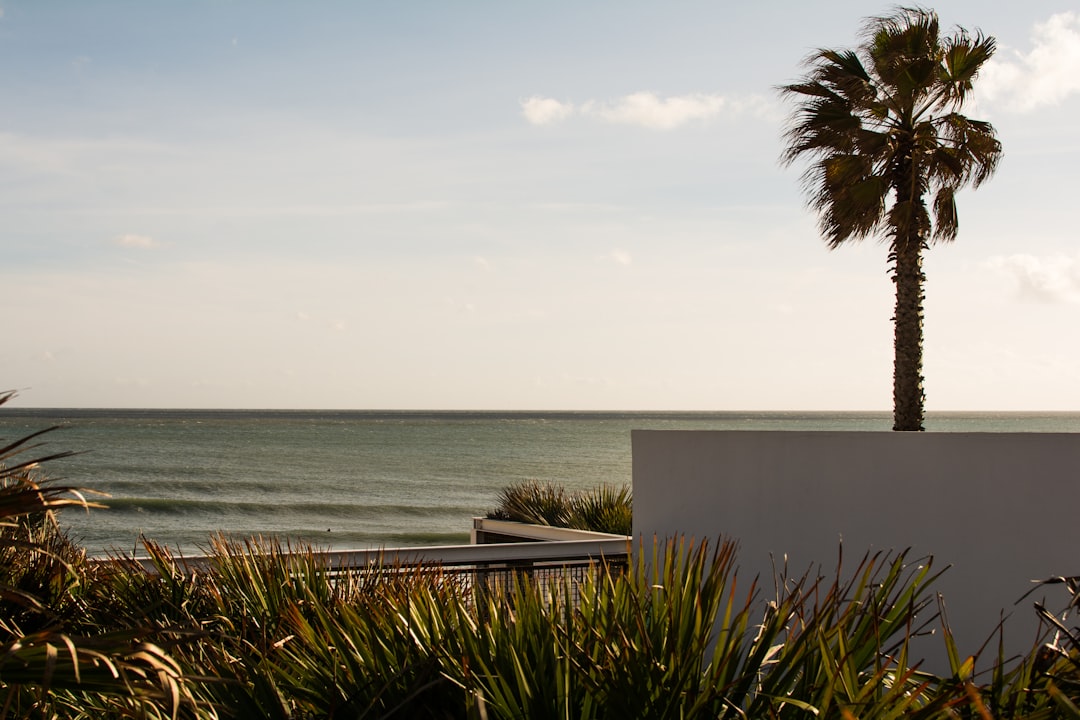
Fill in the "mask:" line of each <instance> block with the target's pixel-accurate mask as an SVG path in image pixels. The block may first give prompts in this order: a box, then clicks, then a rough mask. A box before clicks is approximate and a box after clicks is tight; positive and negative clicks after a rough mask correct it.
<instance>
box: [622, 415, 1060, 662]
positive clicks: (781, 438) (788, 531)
mask: <svg viewBox="0 0 1080 720" xmlns="http://www.w3.org/2000/svg"><path fill="white" fill-rule="evenodd" d="M633 477H634V535H635V537H638V538H647V539H650V540H651V538H652V537H653V536H654V535H657V536H660V537H672V536H677V535H680V534H682V535H685V536H691V537H695V538H709V539H715V538H718V537H727V538H731V539H734V540H736V541H738V543H739V546H740V551H739V554H738V558H739V565H740V572H739V577H740V578H742V577H746V576H747V575H750V576H753V575H757V574H760V575H761V576H762V578H763V579H767V578H769V577H771V574H772V567H773V566H772V561H771V559H770V555H771V556H773V557H776V558H781V557H782V556H784V555H785V554H786V555H787V556H788V559H789V567H790V568H791V570H792V573H791V574H793V575H801V574H802V572H804V571H805V570H807V569H808V568H810V567H811V566H812V565H820V566H821V569H822V571H823V574H825V575H831V574H832V573H834V572H835V568H836V562H837V554H838V549H839V547H840V542H841V540H842V541H843V548H844V565H845V567H847V568H849V569H853V568H854V566H855V564H856V563H857V562H858V561H859V560H860V559H861V558H862V556H863V555H864V554H865V553H866V552H867V551H868V550H869V551H875V550H903V549H905V548H908V547H911V548H912V551H911V553H910V555H909V557H910V558H911V559H913V560H914V559H915V558H918V557H919V556H922V555H927V554H930V555H932V556H933V557H934V566H935V567H944V566H945V565H947V564H951V565H952V566H953V567H951V568H950V569H949V570H948V571H947V572H946V573H945V575H944V576H943V577H942V578H941V579H940V580H939V581H938V582H937V583H936V585H935V586H934V587H936V588H937V590H938V591H939V592H941V593H943V594H944V596H945V601H946V603H947V610H948V614H949V620H950V624H951V626H952V627H953V629H954V630H955V632H956V635H957V638H958V641H959V643H960V650H961V652H963V653H965V654H970V653H973V652H975V651H976V650H977V649H978V647H979V646H980V645H981V644H982V642H983V641H984V640H986V639H987V637H988V636H989V635H990V633H991V632H992V631H993V629H994V627H995V625H996V624H997V622H998V620H999V618H1000V615H1001V612H1002V611H1005V612H1006V613H1011V614H1012V617H1011V618H1010V619H1009V620H1008V621H1007V624H1006V641H1007V647H1008V649H1009V650H1010V651H1013V652H1024V651H1027V650H1028V649H1030V647H1031V645H1032V642H1033V639H1034V634H1035V629H1036V620H1035V613H1034V610H1033V609H1032V603H1033V602H1034V601H1036V600H1041V599H1044V598H1045V600H1046V604H1047V607H1048V608H1051V609H1058V608H1063V607H1064V606H1065V604H1066V600H1067V596H1066V594H1065V591H1064V590H1062V589H1061V586H1052V587H1048V588H1043V589H1040V590H1039V591H1037V592H1036V593H1034V594H1033V595H1031V596H1029V597H1028V598H1027V599H1026V600H1025V601H1024V602H1023V603H1022V604H1021V605H1020V606H1015V605H1014V603H1015V602H1016V601H1017V600H1018V599H1019V598H1020V597H1021V596H1022V595H1023V594H1024V593H1025V592H1027V591H1028V590H1030V589H1031V587H1032V583H1031V582H1030V581H1031V580H1035V579H1045V578H1047V577H1051V576H1056V575H1080V553H1078V552H1077V551H1078V549H1080V548H1078V545H1080V542H1078V541H1080V522H1078V518H1080V434H1038V433H1013V434H995V433H878V432H750V431H746V432H740V431H717V432H708V431H705V432H700V431H645V430H642V431H634V433H633ZM768 587H769V588H770V589H771V587H772V585H771V583H769V584H768ZM933 645H934V647H935V649H934V650H933V651H930V650H926V651H925V652H926V654H927V659H928V660H929V661H930V662H931V663H932V664H933V665H934V666H936V667H935V668H934V669H938V670H940V669H941V666H940V662H941V658H942V657H944V656H943V655H942V656H941V657H938V658H935V657H931V655H932V654H933V653H936V652H937V649H936V648H938V647H940V643H938V642H936V641H935V642H934V643H933ZM924 647H925V646H924Z"/></svg>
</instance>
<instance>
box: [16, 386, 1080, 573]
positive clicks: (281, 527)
mask: <svg viewBox="0 0 1080 720" xmlns="http://www.w3.org/2000/svg"><path fill="white" fill-rule="evenodd" d="M54 425H55V426H59V429H58V430H56V431H54V432H51V433H48V434H46V435H45V436H43V437H42V440H43V441H45V442H46V445H45V446H43V447H39V448H36V449H34V450H32V451H30V453H36V454H37V455H43V454H47V453H51V452H59V451H64V450H72V451H77V452H78V453H79V454H77V455H74V456H72V457H68V458H63V459H59V460H55V461H51V462H49V463H47V465H46V466H45V470H46V471H47V472H46V474H47V475H48V476H50V477H53V478H56V479H57V480H58V481H59V482H62V483H63V484H65V485H72V486H76V487H79V488H85V489H86V490H89V491H92V492H93V493H100V494H94V495H88V496H87V497H88V499H90V500H96V501H100V502H101V503H103V504H105V505H107V506H108V507H107V509H95V510H91V511H89V512H87V511H83V510H72V509H68V510H64V511H62V512H61V513H60V523H61V525H62V526H63V527H64V528H65V529H66V530H68V532H69V533H70V534H71V535H72V536H73V537H74V538H76V539H77V540H79V541H80V542H81V543H82V544H83V545H84V546H85V547H86V548H87V549H88V550H89V551H90V552H91V553H92V554H94V555H104V554H107V553H109V552H123V553H131V552H138V551H139V538H140V537H142V536H145V537H148V538H151V539H153V540H155V541H157V542H160V543H164V544H166V545H168V546H170V547H172V548H174V549H176V550H179V551H181V552H184V553H187V554H191V553H197V552H200V551H202V550H203V549H205V548H206V547H207V546H208V543H209V539H210V537H211V536H212V535H213V534H215V533H224V534H225V535H227V536H229V537H231V538H235V539H240V538H246V537H264V538H278V539H281V540H287V541H301V542H303V543H310V544H313V545H315V546H317V547H325V548H334V549H355V548H371V547H393V546H417V545H436V544H457V543H464V542H468V537H469V529H470V527H471V518H473V517H474V516H481V515H484V514H485V513H486V512H487V511H488V510H490V509H492V508H493V507H494V506H495V504H496V502H497V500H498V494H499V491H500V490H501V489H502V488H504V487H506V486H507V485H511V484H514V483H518V482H521V481H525V480H539V481H542V482H552V483H559V484H562V485H563V486H565V487H566V488H567V489H569V490H583V489H589V488H594V487H597V486H599V485H603V484H615V485H623V484H630V482H631V443H630V435H631V431H632V430H634V429H652V430H888V429H889V428H890V425H891V418H890V415H889V414H888V413H766V412H763V413H731V412H718V413H593V412H412V411H401V412H368V411H242V410H235V411H234V410H219V411H206V410H82V409H79V410H57V409H25V408H7V407H2V408H0V441H6V442H11V441H12V440H14V439H17V438H19V437H22V436H24V435H26V434H28V433H29V432H33V431H36V430H40V429H43V428H46V427H51V426H54ZM927 429H928V430H930V431H976V432H1010V431H1031V432H1080V414H1072V413H1064V414H1049V413H1046V414H1044V413H948V414H937V415H931V416H930V417H929V418H928V421H927ZM6 442H0V444H6ZM30 453H27V454H26V455H25V457H26V458H27V459H28V458H29V457H31V454H30Z"/></svg>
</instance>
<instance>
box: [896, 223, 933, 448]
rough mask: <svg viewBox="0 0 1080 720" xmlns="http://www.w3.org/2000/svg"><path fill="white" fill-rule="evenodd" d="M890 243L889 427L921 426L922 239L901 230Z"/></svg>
mask: <svg viewBox="0 0 1080 720" xmlns="http://www.w3.org/2000/svg"><path fill="white" fill-rule="evenodd" d="M905 235H906V237H903V238H897V239H896V245H895V247H894V253H895V257H894V263H895V266H894V273H893V282H895V283H896V311H895V314H894V315H893V331H894V335H893V350H894V352H895V355H894V362H893V430H915V431H918V430H923V429H924V428H923V402H924V400H925V395H924V394H923V376H922V345H923V282H924V281H925V280H926V275H924V274H923V271H922V250H923V244H924V243H923V240H922V238H920V237H919V236H918V233H913V232H908V233H905Z"/></svg>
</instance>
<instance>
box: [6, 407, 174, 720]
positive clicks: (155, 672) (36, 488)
mask: <svg viewBox="0 0 1080 720" xmlns="http://www.w3.org/2000/svg"><path fill="white" fill-rule="evenodd" d="M11 397H13V394H12V393H3V394H0V405H2V404H3V403H5V402H7V401H8V400H10V399H11ZM52 429H54V428H49V429H47V430H43V431H41V432H37V433H34V434H32V435H29V436H27V437H24V438H21V439H17V440H15V441H14V442H9V443H4V444H3V445H2V446H0V717H2V718H6V717H52V716H69V712H68V711H69V710H71V709H72V708H76V707H83V706H87V707H90V706H95V705H96V706H98V707H99V708H102V709H104V708H106V707H107V708H109V709H110V710H109V712H110V713H116V716H129V717H130V716H140V717H146V718H156V717H175V716H176V713H177V712H178V711H179V710H180V708H181V707H183V706H185V705H190V703H191V701H192V697H191V695H190V694H189V693H188V691H187V688H186V687H185V685H184V684H183V680H182V677H181V674H180V672H179V668H178V666H177V665H176V663H175V662H174V661H173V660H172V658H170V657H169V655H168V654H167V653H165V652H164V651H163V650H162V649H161V648H160V647H158V646H157V645H156V644H155V643H154V642H153V641H152V640H151V639H149V638H148V637H147V636H146V634H145V633H144V632H140V631H128V632H119V633H117V632H108V631H104V632H102V631H100V629H98V628H93V627H88V624H87V623H86V622H85V618H84V617H83V614H84V613H85V612H86V610H87V605H86V603H85V600H84V598H83V597H82V589H83V581H82V576H81V571H82V570H83V569H84V568H85V566H86V557H85V553H84V552H83V551H82V550H81V549H79V548H77V547H76V546H74V544H73V543H71V542H70V540H69V539H68V538H67V537H66V535H64V534H63V533H62V532H61V531H60V530H59V528H58V527H57V525H56V522H55V519H54V517H53V511H54V510H55V509H57V508H60V507H68V506H72V505H78V506H83V507H89V506H90V503H88V502H87V501H86V500H85V499H84V498H83V497H82V495H80V494H79V492H78V491H77V490H76V489H75V488H72V487H67V486H61V485H56V484H54V483H51V482H50V481H49V480H48V479H47V478H44V477H43V476H42V475H41V471H40V465H41V463H43V462H45V461H48V460H52V459H56V458H58V457H63V456H65V455H68V454H70V453H53V454H46V455H40V454H39V455H34V454H33V453H30V451H32V450H35V449H37V448H39V447H40V442H38V439H39V438H40V437H41V435H43V434H44V433H47V432H49V431H50V430H52ZM27 453H30V454H31V457H30V458H27V456H26V454H27ZM80 712H81V711H80ZM99 716H102V717H111V716H113V715H111V714H104V710H103V711H102V713H99Z"/></svg>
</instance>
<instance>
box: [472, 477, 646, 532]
mask: <svg viewBox="0 0 1080 720" xmlns="http://www.w3.org/2000/svg"><path fill="white" fill-rule="evenodd" d="M488 517H489V518H492V519H496V520H510V521H513V522H523V523H530V524H533V525H549V526H552V527H565V528H574V529H577V530H591V531H593V532H606V533H611V534H613V535H630V534H631V533H632V532H633V498H632V495H631V491H630V488H629V487H628V486H626V485H623V486H621V487H619V486H612V485H601V486H599V487H597V488H596V489H594V490H590V491H586V492H579V493H571V492H567V490H566V488H564V487H563V486H562V485H557V484H551V483H541V482H537V481H536V480H527V481H525V482H521V483H517V484H515V485H509V486H507V487H505V488H503V489H502V490H501V491H500V492H499V498H498V505H497V506H496V508H495V509H494V510H492V511H491V512H489V513H488Z"/></svg>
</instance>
